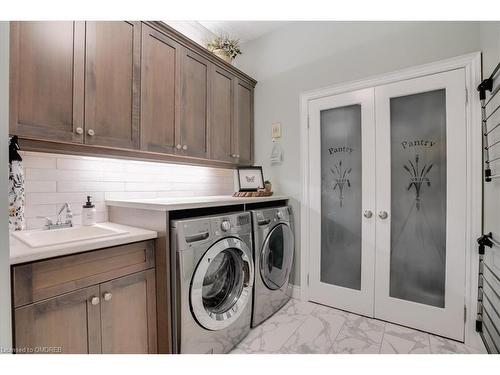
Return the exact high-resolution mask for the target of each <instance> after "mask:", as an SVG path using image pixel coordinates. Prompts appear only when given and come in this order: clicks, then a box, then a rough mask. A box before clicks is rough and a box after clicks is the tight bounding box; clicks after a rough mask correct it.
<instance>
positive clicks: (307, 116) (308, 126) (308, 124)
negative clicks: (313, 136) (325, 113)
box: [307, 116, 309, 129]
mask: <svg viewBox="0 0 500 375" xmlns="http://www.w3.org/2000/svg"><path fill="white" fill-rule="evenodd" d="M307 129H309V116H307Z"/></svg>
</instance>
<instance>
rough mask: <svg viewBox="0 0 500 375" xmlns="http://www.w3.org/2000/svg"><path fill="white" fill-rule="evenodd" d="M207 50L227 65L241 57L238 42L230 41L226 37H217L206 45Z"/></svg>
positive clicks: (235, 40) (236, 40)
mask: <svg viewBox="0 0 500 375" xmlns="http://www.w3.org/2000/svg"><path fill="white" fill-rule="evenodd" d="M207 48H208V50H209V51H211V52H213V53H214V54H216V55H217V56H219V57H220V58H222V59H223V60H225V61H227V62H228V63H231V62H232V61H233V60H234V59H235V57H236V56H238V55H241V50H240V41H239V40H238V39H231V38H230V37H229V36H227V35H219V36H217V37H216V38H215V39H214V40H212V41H210V42H208V43H207Z"/></svg>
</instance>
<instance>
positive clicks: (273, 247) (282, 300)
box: [252, 206, 295, 327]
mask: <svg viewBox="0 0 500 375" xmlns="http://www.w3.org/2000/svg"><path fill="white" fill-rule="evenodd" d="M252 222H253V234H254V262H255V263H254V264H255V284H254V298H253V311H252V327H255V326H257V325H259V324H260V323H262V322H263V321H264V320H266V319H267V318H269V317H271V316H272V315H273V314H274V313H275V312H276V311H278V310H279V309H280V308H281V307H282V306H283V305H284V304H286V303H287V302H288V300H289V299H290V296H291V290H290V288H291V287H290V285H289V278H290V272H291V270H292V263H293V254H294V244H295V241H294V234H293V214H292V209H291V207H290V206H285V207H274V208H267V209H261V210H254V211H252Z"/></svg>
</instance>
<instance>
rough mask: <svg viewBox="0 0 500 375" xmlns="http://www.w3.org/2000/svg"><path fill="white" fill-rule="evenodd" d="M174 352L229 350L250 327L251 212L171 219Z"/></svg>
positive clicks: (251, 274)
mask: <svg viewBox="0 0 500 375" xmlns="http://www.w3.org/2000/svg"><path fill="white" fill-rule="evenodd" d="M171 241H172V248H171V249H172V251H175V264H176V267H175V268H176V269H175V274H176V275H175V277H174V280H173V283H174V309H173V312H172V315H173V325H174V327H173V330H174V332H173V333H174V334H173V342H174V348H173V349H174V352H175V353H227V352H229V351H230V350H231V349H232V348H234V346H235V345H236V344H238V343H239V342H240V341H241V340H242V339H243V338H244V337H245V336H246V335H247V334H248V332H249V331H250V321H251V315H252V292H253V281H254V266H253V257H252V229H251V216H250V213H249V212H242V213H235V214H227V215H217V216H206V217H199V218H193V219H183V220H176V221H172V222H171Z"/></svg>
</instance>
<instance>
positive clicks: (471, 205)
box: [300, 52, 483, 348]
mask: <svg viewBox="0 0 500 375" xmlns="http://www.w3.org/2000/svg"><path fill="white" fill-rule="evenodd" d="M455 69H464V70H465V82H466V90H467V93H466V97H467V105H466V126H467V149H466V150H465V151H466V154H467V166H466V168H467V173H466V174H467V182H466V183H467V209H466V210H467V233H466V242H467V243H466V269H465V270H464V272H465V280H466V281H465V285H464V288H465V291H464V292H465V301H464V306H465V307H466V309H467V313H466V322H465V344H466V345H469V346H471V347H475V348H483V343H482V341H481V338H480V337H479V335H478V334H477V332H476V331H475V321H476V314H477V291H478V269H479V268H478V267H479V258H478V255H477V246H476V238H478V237H479V236H480V235H481V234H482V137H481V113H480V103H479V98H478V95H477V92H476V87H477V86H478V85H479V83H480V82H481V53H480V52H475V53H471V54H467V55H463V56H458V57H454V58H450V59H446V60H441V61H437V62H433V63H429V64H424V65H420V66H416V67H412V68H408V69H403V70H399V71H396V72H392V73H387V74H382V75H377V76H375V77H370V78H367V79H362V80H356V81H352V82H347V83H342V84H338V85H334V86H331V87H325V88H321V89H317V90H312V91H306V92H303V93H302V94H301V95H300V124H301V125H300V139H301V142H300V160H301V165H300V181H301V201H300V206H301V228H300V230H301V244H300V245H301V255H300V257H301V259H300V261H301V267H300V298H301V299H302V300H303V301H308V300H309V294H308V271H309V235H310V234H309V220H310V218H309V209H310V204H309V194H310V193H309V173H310V171H309V130H308V126H309V124H308V119H309V114H308V107H309V102H310V101H311V100H314V99H319V98H323V97H326V96H332V95H337V94H341V93H345V92H349V91H354V90H360V89H364V88H368V87H376V86H380V85H386V84H389V83H393V82H397V81H402V80H407V79H412V78H417V77H423V76H426V75H430V74H436V73H441V72H446V71H450V70H455Z"/></svg>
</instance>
